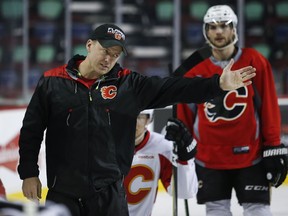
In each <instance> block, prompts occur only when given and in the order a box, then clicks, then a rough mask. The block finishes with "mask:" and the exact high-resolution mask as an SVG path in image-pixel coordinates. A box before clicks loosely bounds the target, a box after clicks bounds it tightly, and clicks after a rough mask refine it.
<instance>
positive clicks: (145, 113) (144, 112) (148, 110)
mask: <svg viewBox="0 0 288 216" xmlns="http://www.w3.org/2000/svg"><path fill="white" fill-rule="evenodd" d="M140 114H144V115H148V118H149V123H151V122H152V121H153V118H154V110H153V109H146V110H143V111H142V112H140Z"/></svg>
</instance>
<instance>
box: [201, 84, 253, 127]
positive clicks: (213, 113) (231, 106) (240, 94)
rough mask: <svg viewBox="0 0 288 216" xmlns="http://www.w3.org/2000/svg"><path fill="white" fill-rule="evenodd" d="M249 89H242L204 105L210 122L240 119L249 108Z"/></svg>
mask: <svg viewBox="0 0 288 216" xmlns="http://www.w3.org/2000/svg"><path fill="white" fill-rule="evenodd" d="M247 98H248V89H247V87H242V88H239V89H236V90H233V91H229V92H227V93H226V94H224V95H222V96H219V97H216V98H214V99H211V100H210V101H208V102H205V103H204V112H205V115H206V118H207V119H208V120H209V121H210V122H216V121H218V120H220V119H222V120H225V121H232V120H235V119H237V118H239V117H240V116H241V115H242V113H243V112H244V111H245V109H246V107H247V101H246V100H247Z"/></svg>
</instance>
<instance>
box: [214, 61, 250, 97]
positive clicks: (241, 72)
mask: <svg viewBox="0 0 288 216" xmlns="http://www.w3.org/2000/svg"><path fill="white" fill-rule="evenodd" d="M233 64H234V60H233V59H231V60H230V62H229V64H228V65H227V66H226V67H225V68H224V69H223V73H222V75H221V76H220V81H219V85H220V88H221V89H223V90H225V91H230V90H235V89H238V88H240V87H243V86H247V85H250V84H251V83H252V81H251V80H250V79H251V78H253V77H254V76H256V73H255V71H256V69H255V68H253V67H252V66H247V67H244V68H240V69H238V70H235V71H232V70H231V68H232V66H233Z"/></svg>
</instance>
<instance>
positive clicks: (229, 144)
mask: <svg viewBox="0 0 288 216" xmlns="http://www.w3.org/2000/svg"><path fill="white" fill-rule="evenodd" d="M234 60H235V63H234V65H233V67H232V69H231V70H236V69H239V68H242V67H245V66H249V65H251V66H253V67H255V68H256V77H254V78H253V79H252V81H253V84H252V85H249V86H247V87H242V88H239V89H237V90H233V91H229V92H227V93H226V94H224V95H223V96H219V97H216V98H214V99H213V100H210V101H207V102H205V103H202V104H179V105H178V107H177V117H178V118H179V119H181V120H182V121H183V122H184V123H185V125H186V126H187V127H188V128H189V129H190V130H191V132H192V133H193V136H194V139H195V140H196V141H197V155H196V159H195V161H196V163H198V164H199V165H202V166H205V167H207V168H213V169H237V168H243V167H248V166H251V165H252V164H255V163H257V162H258V161H259V160H260V157H261V156H260V155H261V153H262V150H261V148H262V146H263V145H270V146H275V145H279V144H280V125H281V124H280V111H279V106H278V102H277V95H276V90H275V85H274V79H273V73H272V70H271V66H270V63H269V62H268V61H267V59H265V58H264V57H263V56H262V55H261V54H260V53H259V52H257V51H256V50H254V49H251V48H243V49H239V50H238V52H237V54H236V56H235V57H234ZM227 63H228V61H226V62H225V61H222V62H219V61H216V60H215V59H214V58H213V57H210V58H208V59H206V60H204V61H203V62H202V63H200V64H198V65H197V66H196V67H194V68H192V69H191V70H190V71H188V72H187V73H186V74H185V76H186V77H195V76H201V77H211V76H212V75H214V74H221V73H222V70H223V68H224V66H226V65H227ZM255 89H256V90H255ZM257 95H258V96H257Z"/></svg>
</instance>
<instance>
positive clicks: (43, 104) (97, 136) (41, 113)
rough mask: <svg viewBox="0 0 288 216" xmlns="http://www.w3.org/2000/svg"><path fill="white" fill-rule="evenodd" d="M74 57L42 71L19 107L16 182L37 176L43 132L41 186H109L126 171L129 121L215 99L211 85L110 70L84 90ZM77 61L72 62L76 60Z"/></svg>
mask: <svg viewBox="0 0 288 216" xmlns="http://www.w3.org/2000/svg"><path fill="white" fill-rule="evenodd" d="M82 60H84V56H79V55H76V56H74V57H73V58H72V59H71V60H70V61H69V63H68V65H63V66H60V67H58V68H55V69H52V70H49V71H46V72H45V73H44V75H43V76H42V77H41V78H40V81H39V83H38V86H37V88H36V90H35V92H34V94H33V96H32V99H31V101H30V103H29V105H28V107H27V111H26V114H25V117H24V120H23V126H22V128H21V133H20V140H19V146H20V150H19V153H20V161H19V166H18V172H19V174H20V178H21V179H25V178H28V177H33V176H38V175H39V170H38V165H37V161H38V153H39V149H40V145H41V142H42V139H43V134H44V131H45V129H46V139H45V142H46V162H47V181H48V187H49V188H50V189H51V188H54V189H55V190H56V191H59V192H62V193H67V194H70V195H73V196H74V195H75V196H85V195H87V194H88V193H89V192H90V191H91V188H94V189H95V188H96V189H99V188H102V187H105V186H106V185H109V184H111V183H112V182H115V181H116V180H118V179H119V178H121V176H122V175H126V174H127V173H128V171H129V169H130V165H131V161H132V158H133V152H134V140H135V126H136V119H137V116H138V114H139V112H140V111H142V110H144V109H151V108H160V107H165V106H167V105H172V104H175V103H177V102H182V103H188V102H196V103H200V102H204V101H205V100H207V99H211V98H213V97H215V96H216V95H219V94H222V93H223V91H222V90H221V89H220V87H219V76H218V75H215V76H214V77H212V78H211V79H207V78H206V79H204V78H198V77H197V78H193V79H189V78H179V77H174V78H172V77H168V78H159V77H146V76H143V75H141V74H139V73H136V72H131V71H130V70H128V69H123V68H121V67H120V66H119V64H116V65H115V66H114V68H113V69H112V70H111V71H110V72H109V73H108V74H106V75H105V76H103V77H102V78H101V79H98V80H97V81H96V82H95V84H94V85H93V86H92V87H91V88H90V89H89V88H88V87H86V86H85V85H83V84H82V83H81V82H80V81H79V77H78V72H77V70H76V68H77V66H76V65H77V63H76V62H77V61H82ZM78 63H79V62H78Z"/></svg>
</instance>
